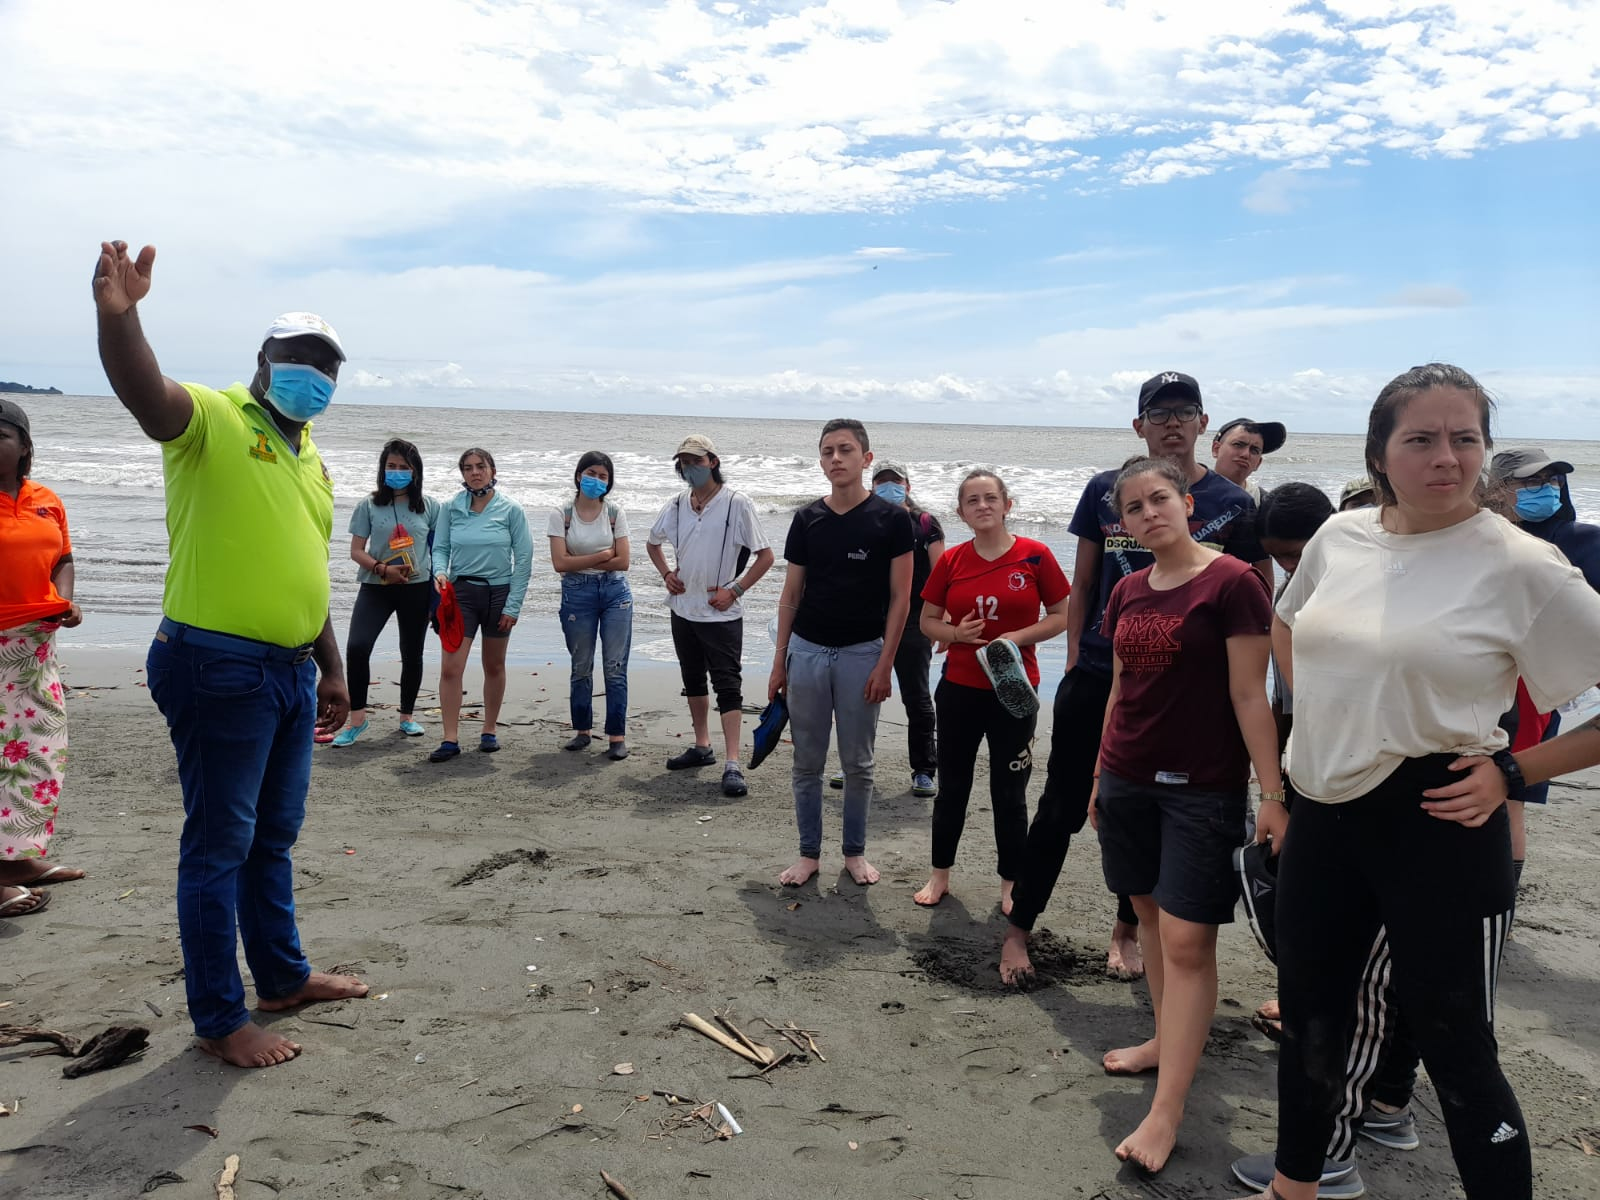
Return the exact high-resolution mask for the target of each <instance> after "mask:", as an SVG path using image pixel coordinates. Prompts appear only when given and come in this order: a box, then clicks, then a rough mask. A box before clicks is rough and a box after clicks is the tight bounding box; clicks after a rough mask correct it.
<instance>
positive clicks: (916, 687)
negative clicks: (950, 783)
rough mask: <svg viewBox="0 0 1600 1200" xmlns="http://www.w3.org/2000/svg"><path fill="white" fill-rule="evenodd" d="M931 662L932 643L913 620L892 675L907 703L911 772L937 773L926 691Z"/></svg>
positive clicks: (934, 727)
mask: <svg viewBox="0 0 1600 1200" xmlns="http://www.w3.org/2000/svg"><path fill="white" fill-rule="evenodd" d="M932 661H933V643H932V642H930V641H929V640H928V639H927V638H925V637H923V636H922V630H921V629H919V628H918V627H917V626H916V624H915V623H912V624H910V625H907V626H906V631H905V634H904V635H903V636H902V637H901V638H900V649H899V650H897V651H896V652H895V656H894V678H895V682H896V683H898V684H899V685H900V702H901V703H902V704H904V705H905V706H906V749H907V751H908V752H909V753H910V755H911V773H912V774H913V775H917V774H924V775H935V774H937V773H938V767H939V749H938V740H937V733H936V730H937V723H936V721H935V719H934V713H933V695H932V693H930V692H929V690H928V664H929V663H931V662H932Z"/></svg>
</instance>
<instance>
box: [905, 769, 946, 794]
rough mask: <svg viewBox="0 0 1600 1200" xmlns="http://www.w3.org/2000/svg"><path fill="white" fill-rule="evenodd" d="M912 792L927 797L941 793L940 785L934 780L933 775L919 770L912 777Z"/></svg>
mask: <svg viewBox="0 0 1600 1200" xmlns="http://www.w3.org/2000/svg"><path fill="white" fill-rule="evenodd" d="M911 794H912V795H913V796H921V797H923V798H924V799H926V798H927V797H929V796H937V795H938V794H939V785H938V784H936V783H934V782H933V776H932V775H929V774H927V773H926V772H922V771H919V772H917V774H915V775H913V776H912V777H911Z"/></svg>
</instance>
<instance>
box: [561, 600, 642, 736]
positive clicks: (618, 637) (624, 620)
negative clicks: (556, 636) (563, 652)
mask: <svg viewBox="0 0 1600 1200" xmlns="http://www.w3.org/2000/svg"><path fill="white" fill-rule="evenodd" d="M561 632H562V633H563V634H565V635H566V639H567V649H568V650H569V651H571V653H572V727H573V728H574V729H593V728H594V650H595V643H596V641H598V642H599V643H600V647H601V655H602V657H601V660H600V670H601V675H602V677H603V678H604V679H605V684H606V735H607V736H608V737H621V736H622V735H623V734H625V733H627V731H628V653H629V651H630V650H632V648H633V593H632V592H631V591H629V590H628V577H627V576H626V575H624V574H623V573H622V572H621V571H606V572H603V573H601V574H598V575H585V574H582V573H579V572H574V573H572V574H570V575H563V576H562V577H561Z"/></svg>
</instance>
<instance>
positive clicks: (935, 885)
mask: <svg viewBox="0 0 1600 1200" xmlns="http://www.w3.org/2000/svg"><path fill="white" fill-rule="evenodd" d="M949 894H950V872H949V871H947V870H946V871H941V870H940V869H939V868H938V867H935V868H934V869H933V870H932V871H930V872H928V882H927V883H925V884H923V885H922V890H921V891H920V892H918V893H917V894H916V895H915V896H913V897H911V899H912V900H914V901H915V902H916V903H918V904H920V905H922V907H923V908H932V907H933V906H934V905H935V904H937V903H939V901H941V900H943V899H944V898H945V897H946V896H948V895H949Z"/></svg>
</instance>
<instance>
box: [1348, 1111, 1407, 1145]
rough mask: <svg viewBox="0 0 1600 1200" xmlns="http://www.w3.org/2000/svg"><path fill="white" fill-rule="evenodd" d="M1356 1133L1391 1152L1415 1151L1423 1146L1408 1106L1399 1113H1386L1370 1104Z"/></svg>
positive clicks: (1362, 1115)
mask: <svg viewBox="0 0 1600 1200" xmlns="http://www.w3.org/2000/svg"><path fill="white" fill-rule="evenodd" d="M1356 1132H1357V1133H1359V1134H1360V1135H1361V1136H1362V1137H1364V1138H1366V1139H1367V1140H1368V1141H1369V1142H1377V1143H1378V1145H1380V1146H1387V1147H1389V1149H1391V1150H1415V1149H1416V1148H1417V1147H1418V1146H1420V1145H1422V1139H1421V1138H1419V1137H1418V1136H1417V1119H1416V1117H1414V1116H1412V1115H1411V1106H1410V1105H1409V1104H1408V1105H1406V1106H1405V1107H1404V1108H1402V1109H1401V1110H1400V1111H1399V1112H1392V1113H1391V1112H1384V1111H1383V1110H1382V1109H1381V1108H1378V1107H1376V1106H1375V1105H1372V1104H1369V1105H1367V1107H1366V1109H1365V1110H1364V1111H1363V1112H1362V1114H1361V1123H1360V1124H1359V1125H1357V1126H1356Z"/></svg>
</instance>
